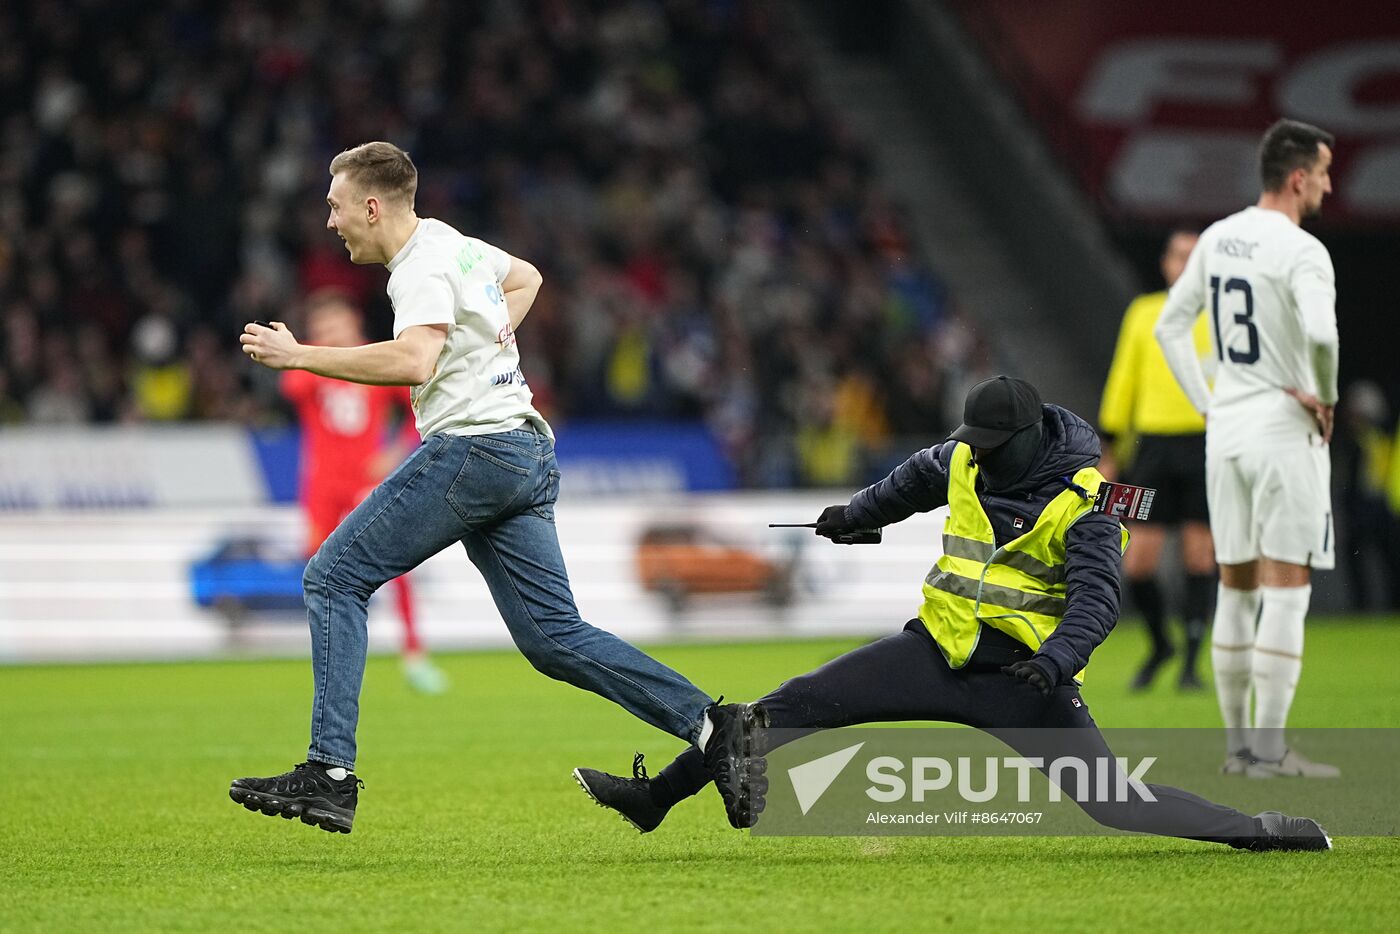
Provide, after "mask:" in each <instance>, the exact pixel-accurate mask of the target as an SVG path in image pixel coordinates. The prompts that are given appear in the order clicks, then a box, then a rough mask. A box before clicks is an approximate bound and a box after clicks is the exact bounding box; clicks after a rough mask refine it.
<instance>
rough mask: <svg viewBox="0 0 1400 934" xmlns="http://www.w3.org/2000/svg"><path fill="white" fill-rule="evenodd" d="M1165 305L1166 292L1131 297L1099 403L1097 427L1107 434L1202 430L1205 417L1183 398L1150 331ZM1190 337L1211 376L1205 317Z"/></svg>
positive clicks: (1120, 434) (1212, 358)
mask: <svg viewBox="0 0 1400 934" xmlns="http://www.w3.org/2000/svg"><path fill="white" fill-rule="evenodd" d="M1166 303H1167V293H1166V292H1149V293H1148V294H1146V295H1139V296H1138V297H1137V298H1135V299H1133V301H1132V304H1130V305H1129V306H1128V310H1127V312H1125V313H1124V315H1123V327H1122V329H1121V330H1120V331H1119V332H1118V346H1117V347H1115V348H1114V351H1113V363H1112V364H1110V366H1109V368H1108V380H1107V382H1106V383H1105V384H1104V388H1103V402H1102V404H1101V405H1100V406H1099V428H1100V430H1102V431H1104V432H1105V433H1107V434H1110V435H1114V436H1115V437H1118V438H1125V437H1128V436H1132V435H1191V434H1201V433H1202V432H1204V431H1205V430H1206V422H1205V419H1204V418H1202V417H1201V415H1200V413H1198V412H1197V411H1196V409H1195V407H1193V406H1192V405H1191V400H1189V399H1187V398H1186V393H1185V392H1183V391H1182V389H1181V384H1179V383H1178V382H1177V381H1176V377H1175V376H1173V375H1172V371H1171V369H1170V368H1168V366H1167V358H1166V357H1165V356H1163V355H1162V348H1161V347H1160V346H1158V344H1157V338H1156V337H1155V336H1154V335H1153V333H1152V329H1153V328H1155V327H1156V326H1157V319H1158V318H1160V317H1161V316H1162V307H1163V306H1164V305H1166ZM1191 336H1192V338H1193V339H1194V340H1195V342H1196V353H1197V354H1198V355H1200V357H1201V359H1202V361H1203V362H1205V363H1206V371H1207V374H1209V373H1210V371H1211V370H1212V369H1213V366H1212V364H1213V363H1214V359H1215V358H1214V357H1213V356H1212V354H1213V350H1212V347H1211V343H1210V323H1209V322H1208V321H1207V320H1206V316H1205V315H1201V316H1200V317H1199V318H1197V319H1196V325H1195V327H1194V328H1193V329H1192V332H1191Z"/></svg>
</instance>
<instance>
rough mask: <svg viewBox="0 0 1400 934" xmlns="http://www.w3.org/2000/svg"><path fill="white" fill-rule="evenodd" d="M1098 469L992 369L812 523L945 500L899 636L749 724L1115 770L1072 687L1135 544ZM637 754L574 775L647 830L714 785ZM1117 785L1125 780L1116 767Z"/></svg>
mask: <svg viewBox="0 0 1400 934" xmlns="http://www.w3.org/2000/svg"><path fill="white" fill-rule="evenodd" d="M1098 460H1099V438H1098V436H1097V434H1096V433H1095V431H1094V429H1093V427H1092V426H1091V425H1090V424H1089V423H1088V422H1086V421H1084V420H1083V419H1081V418H1080V417H1079V416H1077V415H1075V414H1074V413H1072V412H1070V411H1068V410H1067V409H1064V408H1061V407H1060V406H1056V405H1043V404H1042V403H1041V401H1040V395H1039V393H1038V392H1037V391H1036V389H1035V387H1034V386H1032V385H1031V384H1030V383H1027V382H1025V381H1024V380H1019V379H1010V378H1007V377H1005V376H999V377H995V378H993V379H989V380H985V381H984V382H981V383H978V384H977V385H976V386H974V387H973V388H972V390H971V392H969V393H968V396H967V402H966V404H965V406H964V409H963V424H962V425H961V426H959V427H958V428H957V430H955V431H954V432H953V433H952V435H951V437H950V438H949V440H948V441H946V442H944V443H942V444H938V445H935V446H934V447H931V448H928V449H926V450H923V451H918V452H917V453H915V454H914V455H913V456H912V457H910V458H909V459H908V460H907V461H905V462H904V463H903V464H901V465H900V466H898V467H896V468H895V470H894V472H893V473H891V474H890V475H889V476H888V477H886V478H885V479H883V480H881V481H880V482H878V483H876V484H875V485H873V486H870V487H867V488H865V489H864V490H861V491H860V492H858V493H856V494H855V496H854V497H852V498H851V500H850V502H848V503H845V504H842V505H836V506H830V507H828V508H827V509H825V510H824V511H823V512H822V514H821V518H819V519H818V520H817V523H816V528H817V534H818V535H824V536H827V537H829V538H835V537H836V536H838V535H840V534H841V533H843V532H848V531H854V530H856V529H861V528H879V527H883V526H886V525H890V524H891V523H895V522H901V521H903V520H904V519H907V518H909V517H910V516H912V515H913V514H914V513H916V512H930V511H932V510H934V509H937V508H939V507H941V506H945V505H946V506H947V507H948V515H947V518H945V520H944V523H943V535H942V544H943V547H942V554H941V556H940V557H939V558H938V563H937V564H936V565H934V567H933V570H931V571H930V572H929V574H928V577H927V578H925V580H924V585H923V597H924V599H923V604H922V605H921V606H920V607H919V614H918V616H917V617H916V618H915V619H912V620H910V621H909V622H908V624H907V625H906V626H905V627H904V628H903V630H902V631H900V632H897V633H894V634H892V635H889V636H886V637H885V638H883V639H878V640H876V641H875V642H872V643H870V644H869V645H864V646H861V647H860V648H858V649H855V650H854V651H851V652H847V653H846V654H845V655H841V656H839V657H838V658H835V659H833V660H832V661H830V662H827V663H826V664H825V665H823V666H822V667H820V668H818V669H816V670H815V671H811V672H808V673H807V674H805V675H800V676H798V677H796V678H790V679H788V680H787V681H785V682H784V683H783V684H782V685H781V686H780V687H778V688H777V689H776V690H774V691H772V692H770V693H769V694H767V695H766V696H764V697H762V698H760V699H759V700H758V701H756V702H755V703H754V704H752V705H751V706H750V708H749V709H750V710H752V711H754V712H755V718H756V719H757V720H759V721H762V722H765V723H766V724H767V725H768V726H770V727H773V728H775V729H779V730H794V731H796V730H803V729H808V728H816V729H827V728H833V727H842V726H851V725H853V724H858V723H877V722H897V721H904V720H943V721H948V722H951V723H961V724H965V725H967V726H972V727H976V728H977V729H980V730H984V731H986V732H987V733H989V734H990V735H992V736H995V737H997V738H999V739H1001V740H1002V741H1003V742H1005V743H1007V744H1008V745H1010V746H1011V747H1012V748H1013V749H1015V750H1016V751H1017V752H1018V753H1019V754H1020V755H1021V756H1024V757H1027V758H1038V759H1041V760H1042V762H1047V763H1048V762H1051V761H1053V760H1055V759H1057V758H1060V757H1063V756H1069V757H1073V758H1077V759H1080V760H1081V761H1084V762H1088V761H1111V760H1112V758H1113V754H1112V753H1111V752H1110V751H1109V749H1108V746H1107V744H1106V743H1105V741H1104V737H1103V734H1102V733H1100V732H1099V729H1098V727H1097V725H1096V724H1095V723H1094V719H1093V717H1091V716H1090V715H1089V707H1088V705H1087V704H1086V703H1085V701H1084V698H1083V696H1082V695H1081V694H1080V692H1079V682H1080V680H1081V679H1082V677H1083V673H1084V668H1085V666H1086V665H1087V664H1088V662H1089V656H1090V654H1091V653H1092V652H1093V651H1094V649H1095V648H1096V647H1097V646H1098V645H1099V644H1100V643H1101V642H1103V640H1104V638H1105V637H1107V635H1108V633H1109V631H1110V630H1111V629H1112V628H1113V624H1114V622H1115V621H1116V620H1117V618H1118V572H1119V563H1120V556H1121V554H1122V550H1123V548H1124V547H1125V546H1126V544H1127V532H1126V531H1125V530H1124V529H1123V527H1122V526H1121V525H1120V524H1119V522H1118V520H1117V519H1115V518H1113V517H1111V516H1110V515H1109V514H1107V513H1105V512H1096V511H1094V509H1093V495H1094V491H1097V490H1098V488H1099V486H1100V484H1101V483H1102V481H1103V475H1102V474H1100V473H1099V471H1098V470H1097V468H1096V466H1095V465H1096V464H1097V463H1098ZM930 544H931V545H932V544H933V540H932V536H930ZM766 735H767V736H768V737H769V738H770V740H775V741H778V742H785V741H787V739H785V738H782V737H775V736H774V735H773V734H766ZM790 735H791V734H789V737H790ZM641 758H642V757H641V755H640V754H638V756H637V757H636V759H634V760H633V763H632V769H633V777H632V778H624V777H622V776H618V775H609V774H608V773H606V772H601V771H599V770H597V769H585V768H580V769H575V770H574V778H575V779H576V780H577V781H578V783H579V785H581V786H582V787H583V790H584V791H585V792H587V793H588V795H589V796H590V797H591V798H592V799H593V800H594V801H596V802H597V803H599V804H601V805H603V806H605V807H608V808H612V809H613V810H615V811H617V812H618V813H619V814H621V815H622V816H623V817H624V818H626V819H627V820H628V821H629V822H630V823H631V824H632V825H633V826H634V827H636V828H637V829H638V830H640V831H642V832H643V833H645V832H648V831H651V830H654V829H656V827H657V826H659V825H660V824H661V822H662V820H664V819H665V817H666V814H667V812H669V811H670V809H671V808H672V807H673V806H675V805H676V804H677V803H679V802H680V801H681V800H683V799H685V798H688V797H690V796H692V795H694V794H696V793H698V792H699V791H700V790H701V789H703V788H704V787H705V786H706V785H708V784H709V783H710V781H711V778H710V774H709V773H708V772H707V771H706V770H705V761H704V757H703V756H702V755H701V754H700V753H699V751H698V750H695V749H692V750H690V751H688V752H685V753H683V754H681V756H680V757H678V758H677V759H676V760H675V761H674V762H672V763H671V764H670V765H668V766H666V767H665V768H664V769H662V770H661V772H660V774H658V775H656V776H655V777H654V778H648V777H647V775H646V771H645V769H644V768H643V767H642V762H641ZM760 761H761V757H759V758H755V759H753V761H752V762H751V764H750V774H751V775H758V776H759V778H758V779H756V780H755V781H752V782H751V783H750V785H749V792H750V808H749V810H748V811H747V814H746V815H745V816H747V817H749V818H751V820H750V823H752V819H757V817H758V815H759V813H760V812H761V811H762V810H763V798H764V794H765V793H766V791H767V781H768V780H767V778H766V777H765V776H763V774H762V773H763V771H764V767H763V766H762V765H760ZM1116 778H1117V780H1119V781H1122V780H1124V778H1123V776H1122V773H1121V772H1120V773H1119V774H1118V775H1117V776H1116ZM1054 780H1055V781H1056V782H1057V783H1058V784H1059V786H1060V788H1061V789H1062V790H1063V791H1064V792H1065V793H1066V794H1068V795H1069V796H1070V797H1071V798H1073V799H1075V800H1076V801H1078V802H1080V806H1081V807H1083V808H1084V810H1085V811H1086V812H1087V813H1088V814H1089V815H1090V816H1091V817H1093V818H1094V819H1095V820H1096V821H1098V822H1099V823H1101V824H1105V825H1107V826H1110V827H1115V828H1118V829H1120V830H1130V831H1138V832H1142V833H1155V834H1164V835H1170V836H1177V837H1187V838H1190V839H1194V840H1202V841H1208V842H1213V843H1224V844H1227V845H1229V846H1233V847H1237V848H1241V849H1250V850H1278V849H1287V850H1326V849H1330V847H1331V844H1330V842H1329V841H1328V839H1327V835H1326V833H1325V832H1324V831H1323V830H1322V828H1321V827H1319V826H1318V825H1317V822H1316V821H1313V820H1310V819H1308V818H1302V817H1288V816H1286V815H1283V814H1280V813H1278V812H1277V811H1265V812H1263V813H1261V814H1258V815H1256V816H1254V817H1250V816H1249V815H1247V814H1244V813H1242V812H1240V811H1237V810H1235V809H1234V808H1230V807H1225V806H1224V805H1220V804H1215V803H1213V802H1211V801H1207V800H1205V799H1204V798H1201V797H1198V796H1196V795H1194V794H1191V793H1190V792H1188V791H1182V790H1181V789H1178V788H1170V787H1167V786H1164V785H1148V786H1147V787H1148V788H1149V789H1150V790H1151V792H1152V797H1153V798H1154V800H1153V801H1151V802H1148V801H1146V800H1137V801H1131V800H1129V801H1122V800H1110V799H1111V798H1114V797H1116V796H1114V795H1111V794H1109V793H1108V788H1107V787H1105V785H1104V784H1103V783H1104V782H1105V781H1107V782H1108V783H1109V784H1110V785H1111V784H1112V783H1113V781H1114V780H1115V777H1113V776H1108V775H1106V774H1103V775H1101V777H1099V778H1091V777H1090V776H1089V775H1088V774H1084V775H1078V774H1075V772H1074V770H1073V769H1068V770H1065V771H1064V772H1061V773H1058V774H1057V775H1056V777H1055V779H1054ZM1095 783H1098V784H1097V785H1096V784H1095Z"/></svg>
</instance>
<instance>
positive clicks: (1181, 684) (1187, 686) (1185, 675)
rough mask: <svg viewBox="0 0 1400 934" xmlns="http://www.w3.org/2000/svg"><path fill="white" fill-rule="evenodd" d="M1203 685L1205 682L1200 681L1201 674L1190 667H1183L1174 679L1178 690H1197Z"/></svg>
mask: <svg viewBox="0 0 1400 934" xmlns="http://www.w3.org/2000/svg"><path fill="white" fill-rule="evenodd" d="M1204 687H1205V684H1204V682H1202V681H1201V676H1200V675H1198V674H1196V672H1195V671H1194V670H1192V669H1190V668H1183V669H1182V670H1181V677H1180V678H1178V679H1177V681H1176V689H1177V690H1178V691H1199V690H1201V689H1202V688H1204Z"/></svg>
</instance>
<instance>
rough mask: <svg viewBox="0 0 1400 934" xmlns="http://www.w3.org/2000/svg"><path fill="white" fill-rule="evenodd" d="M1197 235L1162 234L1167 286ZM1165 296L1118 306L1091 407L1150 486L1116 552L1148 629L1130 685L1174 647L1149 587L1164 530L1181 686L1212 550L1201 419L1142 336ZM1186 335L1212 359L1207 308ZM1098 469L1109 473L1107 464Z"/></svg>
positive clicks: (1207, 586) (1190, 676) (1201, 612)
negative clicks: (1170, 544)
mask: <svg viewBox="0 0 1400 934" xmlns="http://www.w3.org/2000/svg"><path fill="white" fill-rule="evenodd" d="M1197 239H1198V238H1197V235H1196V233H1195V232H1194V231H1191V230H1177V231H1175V232H1173V233H1172V235H1171V236H1170V237H1168V238H1167V242H1166V245H1165V247H1163V249H1162V259H1161V264H1162V278H1163V279H1164V280H1165V281H1166V284H1167V287H1168V288H1170V287H1171V285H1172V283H1174V282H1176V280H1177V279H1178V278H1180V277H1181V271H1182V270H1183V269H1185V268H1186V260H1187V259H1188V258H1189V257H1190V256H1191V251H1192V250H1193V249H1194V248H1195V246H1196V240H1197ZM1166 300H1167V293H1166V292H1165V291H1161V292H1151V293H1148V294H1146V295H1139V296H1138V297H1137V298H1135V299H1133V302H1132V304H1130V305H1129V306H1128V310H1127V312H1126V313H1125V314H1124V316H1123V326H1122V328H1121V330H1120V331H1119V332H1118V345H1117V347H1116V348H1115V349H1114V352H1113V363H1112V364H1111V365H1110V366H1109V370H1108V380H1107V382H1106V383H1105V384H1104V390H1103V402H1102V404H1101V406H1100V408H1099V430H1100V431H1101V432H1102V433H1103V435H1104V436H1105V438H1107V439H1108V440H1110V441H1111V442H1113V444H1112V450H1113V452H1114V453H1115V454H1116V455H1118V458H1117V459H1120V460H1121V461H1122V463H1123V464H1125V465H1126V469H1125V472H1124V479H1125V480H1127V481H1128V482H1129V483H1135V484H1137V485H1139V486H1146V487H1152V488H1153V489H1155V490H1157V492H1158V495H1157V500H1156V504H1155V505H1154V507H1153V516H1152V519H1151V521H1149V522H1145V523H1143V524H1142V525H1140V526H1138V527H1136V528H1134V530H1133V547H1132V550H1131V551H1129V552H1128V553H1127V555H1125V556H1124V558H1123V572H1124V576H1125V577H1126V578H1127V580H1128V592H1129V593H1130V594H1131V595H1132V598H1133V604H1134V605H1135V606H1136V607H1137V608H1138V611H1139V612H1141V613H1142V615H1143V618H1144V619H1145V620H1146V622H1147V630H1148V633H1149V634H1150V635H1151V637H1152V653H1151V655H1149V656H1148V658H1147V661H1146V662H1144V663H1143V666H1142V668H1141V669H1140V670H1139V671H1138V673H1137V676H1136V677H1135V678H1134V679H1133V688H1134V690H1144V689H1146V688H1147V687H1149V686H1150V685H1151V684H1152V680H1153V678H1155V677H1156V675H1157V672H1158V671H1159V670H1160V669H1161V667H1162V666H1163V665H1164V664H1166V662H1167V661H1169V660H1170V659H1171V657H1172V656H1173V655H1174V654H1176V653H1175V649H1174V648H1173V647H1172V640H1171V638H1170V636H1169V635H1168V632H1167V611H1166V607H1165V605H1164V601H1163V599H1162V592H1161V590H1160V588H1159V587H1158V586H1157V565H1158V563H1159V561H1160V559H1161V555H1162V545H1163V543H1164V541H1165V540H1166V534H1167V531H1168V529H1170V528H1173V527H1175V528H1179V529H1180V531H1181V557H1182V564H1183V565H1184V568H1185V571H1186V580H1185V587H1184V589H1183V600H1182V607H1181V615H1182V618H1183V620H1184V622H1185V629H1186V645H1185V649H1186V651H1185V658H1184V661H1183V664H1182V668H1181V675H1180V678H1179V680H1178V687H1180V688H1182V689H1196V688H1199V687H1200V686H1201V679H1200V676H1199V675H1198V674H1197V673H1196V657H1197V655H1198V654H1199V653H1200V649H1201V642H1202V640H1203V639H1204V638H1205V633H1206V628H1207V625H1208V623H1207V621H1208V620H1209V619H1210V613H1211V600H1212V598H1213V596H1214V594H1215V551H1214V549H1213V547H1212V545H1211V538H1210V515H1209V513H1208V512H1207V510H1206V436H1205V431H1206V423H1205V419H1203V418H1201V416H1200V413H1198V412H1197V411H1196V409H1195V407H1194V406H1192V405H1191V402H1190V400H1188V399H1187V398H1186V393H1184V392H1182V390H1181V386H1180V384H1178V383H1177V381H1176V378H1175V377H1174V376H1172V372H1171V370H1170V369H1168V367H1167V361H1166V358H1165V357H1163V356H1162V349H1161V348H1160V347H1159V346H1158V345H1157V340H1156V338H1155V337H1153V334H1152V329H1153V328H1154V327H1155V326H1156V324H1157V319H1158V318H1159V317H1161V314H1162V307H1163V305H1165V304H1166ZM1192 337H1193V338H1194V340H1195V342H1196V352H1197V354H1198V355H1200V357H1201V358H1202V359H1203V360H1206V361H1210V362H1213V361H1214V356H1213V354H1212V351H1211V344H1210V324H1209V321H1208V319H1207V316H1205V315H1201V317H1200V318H1198V319H1197V320H1196V325H1195V329H1194V331H1193V332H1192ZM1105 470H1106V472H1108V473H1110V474H1111V473H1112V470H1110V469H1109V467H1108V465H1105Z"/></svg>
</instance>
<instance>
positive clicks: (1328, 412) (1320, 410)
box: [1284, 389, 1337, 444]
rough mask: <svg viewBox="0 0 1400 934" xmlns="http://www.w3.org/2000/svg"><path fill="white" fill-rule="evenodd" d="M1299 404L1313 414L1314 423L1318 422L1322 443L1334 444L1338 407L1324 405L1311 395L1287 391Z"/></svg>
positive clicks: (1293, 390)
mask: <svg viewBox="0 0 1400 934" xmlns="http://www.w3.org/2000/svg"><path fill="white" fill-rule="evenodd" d="M1284 392H1286V393H1288V394H1289V395H1290V396H1292V397H1293V398H1294V399H1297V400H1298V404H1299V405H1301V406H1302V407H1303V408H1305V409H1307V410H1308V411H1309V412H1310V413H1312V417H1313V421H1315V422H1317V430H1318V431H1319V432H1320V433H1321V434H1322V443H1323V444H1331V443H1332V427H1333V426H1334V425H1335V424H1336V416H1337V407H1336V406H1335V405H1323V404H1322V402H1321V401H1320V400H1319V399H1318V398H1317V396H1314V395H1312V394H1310V393H1306V392H1302V391H1301V390H1298V389H1285V390H1284Z"/></svg>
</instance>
